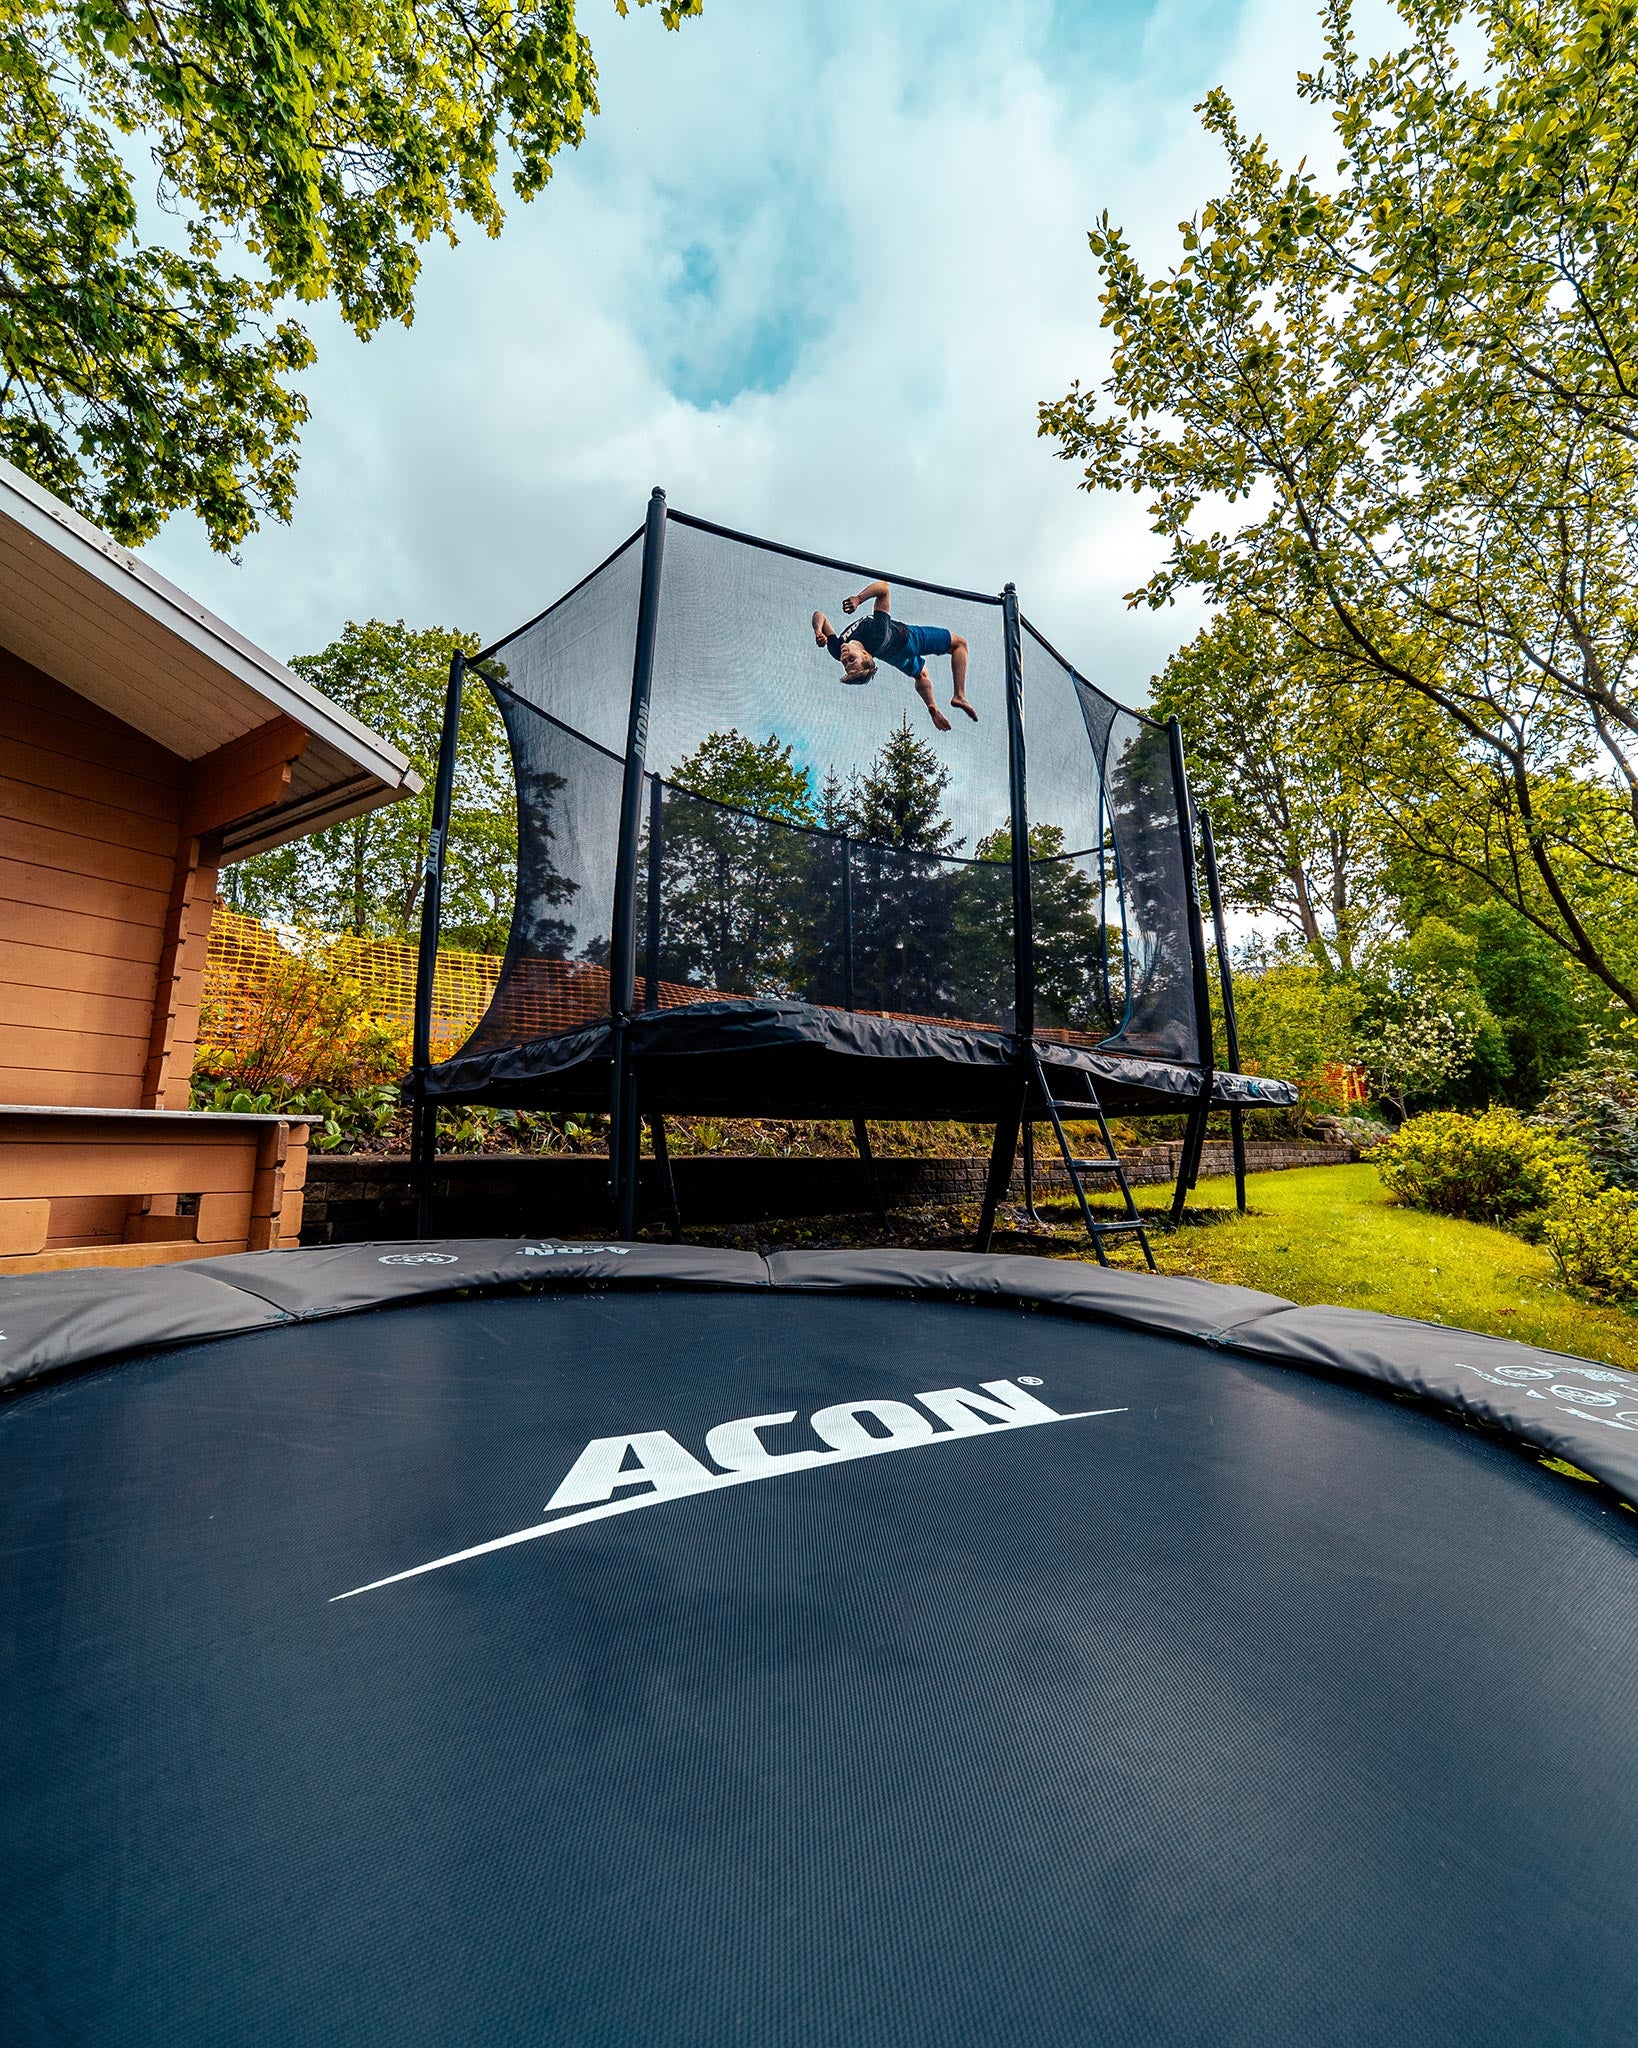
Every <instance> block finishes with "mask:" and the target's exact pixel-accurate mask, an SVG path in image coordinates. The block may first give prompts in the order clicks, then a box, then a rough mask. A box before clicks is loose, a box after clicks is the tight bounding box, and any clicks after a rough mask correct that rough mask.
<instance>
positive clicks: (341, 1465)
mask: <svg viewBox="0 0 1638 2048" xmlns="http://www.w3.org/2000/svg"><path fill="white" fill-rule="evenodd" d="M986 1383H992V1385H1002V1384H1003V1383H1010V1388H1011V1396H1010V1398H1011V1400H1012V1402H1013V1403H1014V1404H1015V1405H1014V1412H1015V1413H1024V1412H1025V1410H1024V1407H1023V1404H1024V1402H1025V1401H1026V1400H1035V1401H1039V1402H1041V1403H1044V1404H1046V1406H1047V1407H1049V1408H1050V1409H1051V1410H1053V1411H1055V1413H1056V1415H1057V1416H1059V1417H1073V1418H1076V1419H1062V1420H1049V1421H1038V1422H1037V1424H1036V1426H1027V1427H1004V1426H999V1424H997V1423H994V1422H991V1421H988V1420H977V1421H975V1423H974V1427H975V1429H977V1430H980V1431H982V1432H983V1433H981V1434H973V1435H963V1436H958V1435H956V1434H955V1433H954V1432H953V1431H952V1429H951V1427H950V1426H949V1424H948V1422H947V1421H946V1420H944V1419H941V1418H939V1417H938V1415H937V1406H936V1404H935V1405H934V1407H931V1408H930V1407H929V1406H928V1404H927V1402H926V1401H925V1400H924V1399H923V1398H922V1397H924V1396H928V1395H930V1394H936V1393H937V1392H938V1390H947V1389H950V1388H953V1387H963V1388H966V1389H968V1390H970V1391H972V1392H974V1393H982V1390H983V1389H984V1387H985V1384H986ZM883 1401H886V1402H898V1403H901V1404H904V1408H905V1409H908V1410H909V1411H910V1412H911V1414H912V1416H914V1415H920V1416H922V1417H923V1418H924V1420H925V1422H926V1423H927V1424H928V1425H929V1426H930V1427H931V1428H932V1431H933V1434H932V1435H931V1436H929V1437H927V1438H926V1439H925V1440H921V1441H916V1442H913V1443H910V1444H908V1446H907V1447H904V1448H900V1449H896V1450H893V1451H890V1452H886V1453H882V1454H880V1455H870V1456H857V1457H851V1458H846V1459H832V1460H831V1461H830V1462H828V1463H818V1464H810V1465H807V1466H805V1467H791V1468H788V1469H776V1470H775V1471H774V1472H773V1473H772V1474H771V1476H768V1477H765V1478H758V1479H755V1480H752V1481H750V1482H748V1483H744V1484H738V1485H734V1486H730V1487H725V1488H717V1489H712V1490H706V1491H703V1492H696V1493H689V1494H682V1495H679V1496H677V1497H672V1498H666V1499H661V1500H656V1501H653V1502H652V1503H651V1504H649V1505H645V1506H643V1507H640V1508H637V1509H634V1510H632V1511H630V1512H626V1513H622V1514H619V1515H616V1516H614V1517H612V1518H603V1519H597V1520H591V1521H586V1522H582V1523H577V1524H575V1525H573V1526H570V1527H566V1528H561V1529H558V1530H556V1531H555V1533H549V1534H546V1535H543V1536H540V1537H536V1538H534V1539H533V1540H530V1541H528V1542H523V1543H519V1544H516V1545H513V1546H511V1547H507V1548H503V1549H496V1550H491V1551H489V1552H487V1553H486V1554H483V1555H480V1556H476V1557H472V1558H470V1559H468V1560H467V1561H466V1562H464V1563H459V1564H451V1565H448V1566H445V1567H442V1568H440V1569H437V1570H434V1571H431V1572H426V1573H423V1574H421V1575H420V1576H417V1577H412V1578H406V1579H401V1580H400V1581H399V1582H398V1583H396V1584H392V1585H388V1586H383V1587H381V1588H380V1589H379V1590H377V1591H375V1592H369V1593H359V1594H357V1596H356V1597H353V1598H350V1599H343V1600H336V1599H335V1597H334V1596H336V1595H337V1594H341V1593H344V1592H352V1591H353V1589H355V1588H358V1587H360V1586H362V1585H365V1584H368V1583H370V1582H373V1581H375V1580H379V1579H382V1578H386V1577H390V1576H392V1575H395V1574H398V1573H401V1572H404V1571H406V1570H410V1569H413V1568H414V1567H416V1566H418V1565H420V1564H423V1563H429V1562H432V1561H434V1560H436V1559H439V1558H440V1557H444V1556H447V1555H449V1554H450V1553H452V1552H455V1551H459V1550H463V1549H467V1548H470V1547H472V1546H475V1545H478V1544H482V1543H485V1542H488V1541H490V1540H492V1539H495V1538H498V1537H500V1536H503V1535H506V1534H510V1533H513V1532H519V1531H522V1530H525V1529H529V1528H532V1527H536V1526H538V1525H540V1524H541V1523H542V1522H543V1521H548V1520H550V1519H551V1517H550V1516H549V1515H548V1513H547V1508H546V1503H547V1502H548V1501H549V1500H551V1499H552V1497H553V1495H554V1493H555V1492H556V1491H557V1490H558V1488H559V1486H560V1484H561V1483H562V1482H563V1481H564V1479H565V1476H566V1475H567V1474H568V1473H569V1472H570V1470H571V1468H572V1467H573V1466H574V1465H575V1463H576V1461H577V1460H578V1459H579V1457H580V1454H581V1453H582V1451H583V1450H584V1448H585V1447H586V1445H587V1444H588V1443H589V1442H590V1441H591V1440H592V1439H594V1438H599V1437H605V1436H626V1435H630V1434H633V1433H637V1432H649V1433H653V1432H662V1431H663V1432H666V1433H667V1435H668V1436H669V1438H670V1439H671V1440H672V1441H673V1443H674V1445H675V1447H676V1455H677V1456H678V1457H679V1458H691V1459H693V1460H696V1461H699V1463H700V1466H701V1468H702V1470H711V1471H716V1470H718V1469H719V1461H718V1460H716V1459H715V1458H714V1457H713V1456H712V1453H711V1450H710V1446H709V1444H708V1441H707V1438H708V1434H709V1432H711V1431H712V1430H713V1428H715V1427H716V1426H717V1425H720V1424H723V1423H726V1422H728V1421H730V1420H733V1419H736V1418H744V1417H763V1416H771V1415H772V1416H777V1415H783V1414H786V1413H789V1414H792V1415H793V1416H794V1418H795V1419H794V1420H793V1421H792V1422H791V1423H789V1424H785V1423H774V1424H769V1425H765V1426H764V1429H763V1434H762V1443H763V1447H764V1448H765V1450H767V1451H768V1452H770V1453H772V1454H775V1455H780V1454H784V1453H788V1452H791V1451H800V1450H803V1449H816V1448H823V1447H824V1446H825V1444H826V1443H827V1442H834V1441H835V1440H836V1438H837V1437H838V1436H841V1437H843V1438H844V1439H846V1436H847V1428H846V1426H845V1425H846V1422H847V1418H845V1417H843V1418H837V1417H834V1416H833V1417H831V1418H830V1419H829V1420H828V1421H827V1422H825V1424H824V1426H823V1427H822V1428H821V1429H819V1430H817V1431H816V1429H815V1425H814V1420H813V1418H814V1417H815V1414H816V1412H817V1411H822V1410H824V1409H826V1408H830V1407H835V1406H838V1405H839V1406H841V1407H843V1408H847V1407H849V1406H851V1405H853V1404H861V1403H873V1402H874V1403H879V1402H883ZM947 1408H948V1403H947V1402H946V1409H947ZM1108 1409H1113V1410H1118V1411H1119V1412H1117V1413H1113V1414H1105V1413H1086V1412H1085V1411H1102V1410H1108ZM852 1426H853V1427H854V1428H856V1430H857V1431H858V1432H860V1433H861V1434H862V1435H864V1437H865V1438H866V1440H868V1437H870V1436H874V1435H876V1434H878V1433H879V1432H880V1431H881V1430H882V1429H883V1428H886V1427H893V1428H895V1429H897V1430H899V1431H900V1432H901V1433H904V1434H906V1435H909V1434H910V1433H912V1425H911V1424H907V1423H906V1421H905V1419H904V1414H903V1412H902V1411H896V1410H893V1409H888V1410H886V1412H885V1415H883V1414H882V1413H880V1412H878V1413H876V1414H875V1415H874V1416H872V1415H871V1414H869V1413H866V1412H863V1411H861V1410H856V1411H855V1413H854V1415H853V1417H852ZM827 1432H828V1436H827ZM657 1442H658V1439H657V1438H655V1437H653V1436H652V1435H651V1437H650V1441H649V1445H648V1453H647V1454H648V1457H649V1459H650V1461H651V1462H652V1461H653V1460H654V1458H655V1456H656V1451H655V1445H656V1443H657ZM721 1442H722V1439H720V1438H719V1443H721ZM724 1448H725V1449H727V1448H729V1447H728V1446H727V1445H724ZM0 1459H3V1463H4V1471H5V1474H6V1484H5V1486H4V1488H3V1489H0V1560H3V1562H0V1575H3V1584H0V1653H3V1656H4V1669H5V1673H6V1678H5V1685H4V1689H3V1694H0V1703H3V1704H0V1742H3V1745H4V1748H3V1753H4V1754H5V1756H6V1757H7V1758H8V1760H9V1764H8V1768H7V1770H6V1771H5V1772H4V1773H3V1774H0V1841H3V1842H4V1845H5V1867H6V1873H7V1887H6V1892H7V1897H6V1910H5V1912H4V1914H3V1915H0V1985H3V1986H4V1994H3V1995H4V2001H5V2008H6V2011H5V2020H6V2027H5V2038H6V2041H7V2044H8V2048H47V2044H50V2048H61V2044H64V2043H72V2044H74V2048H115V2044H117V2048H222V2044H227V2043H240V2042H258V2043H261V2042H266V2043H270V2044H271V2043H280V2044H282V2043H291V2044H295V2043H300V2044H303V2048H332V2044H333V2048H354V2044H357V2043H360V2042H391V2043H392V2044H393V2048H466V2044H471V2048H525V2044H528V2048H536V2044H546V2043H559V2042H561V2043H564V2044H573V2048H631V2044H636V2043H643V2044H663V2048H722V2044H725V2043H729V2042H741V2041H743V2042H746V2043H755V2044H757V2048H859V2044H864V2043H870V2044H874V2043H892V2044H894V2048H1088V2044H1093V2043H1096V2044H1098V2048H1181V2044H1189V2048H1284V2044H1291V2048H1297V2044H1301V2048H1311V2044H1315V2043H1320V2042H1324V2043H1344V2042H1346V2043H1359V2044H1365V2043H1370V2044H1378V2043H1380V2044H1383V2048H1389V2044H1392V2048H1402V2044H1413V2048H1472V2044H1473V2043H1476V2042H1482V2043H1484V2044H1485V2048H1509V2044H1518V2048H1525V2044H1528V2048H1606V2044H1607V2048H1615V2044H1619V2043H1625V2042H1626V2041H1628V2040H1629V2039H1630V2038H1631V2021H1632V2011H1633V1958H1634V1956H1635V1955H1638V1886H1635V1885H1634V1884H1633V1882H1632V1846H1633V1843H1634V1841H1638V1772H1634V1771H1633V1770H1632V1769H1631V1767H1630V1757H1631V1751H1632V1701H1633V1698H1634V1696H1635V1691H1638V1540H1635V1535H1638V1532H1635V1531H1634V1529H1633V1527H1632V1523H1631V1518H1630V1517H1629V1516H1627V1515H1625V1514H1624V1513H1623V1512H1622V1511H1621V1510H1620V1509H1619V1508H1617V1507H1615V1506H1614V1505H1613V1504H1612V1503H1611V1501H1610V1499H1609V1497H1608V1496H1607V1495H1604V1494H1600V1493H1597V1492H1595V1491H1594V1490H1593V1489H1591V1488H1586V1487H1578V1486H1575V1485H1573V1484H1570V1483H1568V1482H1566V1481H1564V1480H1562V1479H1558V1478H1555V1477H1554V1476H1552V1475H1551V1474H1549V1473H1547V1472H1545V1471H1543V1470H1541V1469H1540V1468H1539V1467H1538V1466H1536V1465H1534V1464H1532V1463H1530V1462H1528V1461H1526V1460H1524V1459H1521V1458H1519V1457H1517V1456H1516V1455H1514V1454H1512V1453H1510V1452H1509V1451H1508V1450H1506V1449H1505V1448H1504V1447H1502V1446H1500V1445H1498V1444H1496V1443H1494V1442H1492V1441H1491V1440H1490V1439H1488V1438H1486V1437H1483V1436H1480V1435H1477V1434H1472V1433H1463V1432H1461V1431H1458V1430H1452V1429H1450V1428H1448V1427H1447V1426H1445V1425H1444V1424H1443V1423H1442V1422H1441V1421H1440V1420H1439V1419H1438V1418H1436V1417H1434V1416H1432V1415H1430V1414H1428V1413H1426V1412H1424V1411H1422V1410H1420V1409H1418V1408H1416V1407H1413V1406H1408V1405H1404V1404H1396V1403H1393V1402H1388V1401H1383V1400H1380V1399H1373V1398H1369V1397H1368V1396H1366V1395H1365V1394H1364V1393H1362V1392H1360V1391H1356V1390H1355V1389H1353V1388H1351V1387H1349V1386H1347V1385H1346V1384H1343V1383H1341V1382H1338V1381H1336V1380H1332V1379H1326V1378H1323V1377H1312V1376H1308V1375H1304V1374H1301V1373H1294V1372H1291V1371H1289V1370H1285V1369H1281V1368H1277V1367H1273V1366H1269V1365H1263V1364H1258V1363H1255V1362H1252V1361H1248V1360H1243V1359H1238V1358H1234V1357H1230V1356H1226V1355H1224V1354H1222V1353H1214V1352H1212V1351H1210V1350H1208V1349H1206V1348H1205V1347H1203V1346H1201V1345H1198V1344H1185V1343H1182V1342H1179V1341H1176V1340H1172V1339H1167V1338H1164V1337H1159V1336H1154V1335H1146V1334H1142V1333H1138V1332H1134V1331H1130V1330H1126V1329H1121V1328H1114V1327H1109V1326H1105V1325H1101V1324H1098V1323H1095V1322H1085V1321H1077V1320H1073V1319H1070V1318H1068V1317H1062V1316H1050V1315H1042V1314H1039V1313H1031V1312H1029V1311H1027V1310H1023V1309H1018V1308H1007V1307H1001V1306H996V1307H985V1306H971V1305H961V1304H958V1303H952V1302H941V1301H938V1300H933V1299H927V1300H918V1301H897V1300H891V1299H870V1300H859V1299H854V1298H850V1297H848V1296H845V1295H830V1294H823V1293H815V1292H801V1293H798V1292H789V1291H783V1290H780V1291H772V1290H768V1289H757V1288H751V1289H746V1290H743V1291H740V1292H726V1291H725V1292H720V1293H688V1294H685V1293H680V1292H675V1291H662V1292H653V1291H648V1292H645V1291H625V1292H602V1293H590V1294H588V1293H565V1294H562V1295H535V1296H528V1297H515V1298H505V1297H488V1298H477V1299H472V1300H466V1301H445V1302H423V1303H420V1304H417V1305H411V1306H409V1307H407V1308H405V1309H404V1310H403V1311H402V1312H399V1313H394V1314H389V1315H374V1316H371V1315H361V1316H354V1317H350V1318H347V1319H345V1320H342V1321H327V1320H321V1321H314V1322H309V1323H305V1324H299V1325H297V1324H291V1325H286V1326H284V1327H282V1328H278V1329H274V1330H270V1331H265V1332H261V1333H257V1334H254V1335H250V1336H240V1337H234V1338H229V1339H226V1340H224V1341H223V1342H221V1343H218V1344H215V1345H212V1346H210V1347H208V1348H206V1349H199V1348H193V1349H190V1350H188V1351H186V1352H175V1353H165V1354H156V1355H153V1356H150V1357H147V1358H144V1359H141V1360H137V1361H134V1362H132V1363H129V1364H127V1365H125V1366H124V1367H122V1368H121V1369H120V1370H119V1371H118V1372H115V1373H105V1374H98V1375H91V1376H87V1377H84V1378H81V1379H78V1380H73V1381H61V1382H59V1383H58V1384H57V1385H56V1387H55V1388H54V1389H51V1390H45V1391H42V1392H40V1393H39V1394H37V1395H35V1396H33V1397H31V1398H29V1399H27V1400H22V1401H16V1402H12V1403H9V1404H7V1405H6V1407H5V1408H4V1409H0ZM631 1462H632V1460H631V1459H630V1458H629V1456H628V1460H627V1463H628V1465H629V1464H630V1463H631ZM642 1491H643V1489H642V1488H637V1489H629V1488H628V1489H625V1490H624V1491H623V1492H622V1493H621V1494H620V1495H619V1496H617V1498H637V1497H639V1496H640V1494H641V1493H642ZM579 1512H580V1509H579V1508H577V1507H574V1506H569V1507H566V1508H564V1509H560V1510H559V1511H558V1513H559V1514H560V1515H562V1514H567V1513H579Z"/></svg>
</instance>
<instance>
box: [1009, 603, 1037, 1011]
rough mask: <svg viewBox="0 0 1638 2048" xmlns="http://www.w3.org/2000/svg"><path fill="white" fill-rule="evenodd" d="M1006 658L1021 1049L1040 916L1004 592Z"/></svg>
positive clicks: (1016, 668) (1020, 647) (1018, 674)
mask: <svg viewBox="0 0 1638 2048" xmlns="http://www.w3.org/2000/svg"><path fill="white" fill-rule="evenodd" d="M1001 615H1002V627H1003V636H1002V637H1003V639H1004V640H1005V643H1006V657H1007V794H1008V803H1009V810H1010V813H1011V819H1012V961H1013V1016H1014V1025H1013V1028H1014V1030H1015V1031H1016V1032H1017V1034H1018V1043H1019V1047H1020V1050H1022V1049H1023V1048H1025V1047H1027V1046H1028V1045H1029V1043H1030V1041H1031V1040H1032V1039H1033V1038H1034V1036H1035V919H1034V913H1033V905H1032V902H1031V889H1030V868H1029V787H1028V778H1027V777H1026V775H1025V772H1024V643H1023V635H1022V633H1021V631H1020V629H1019V624H1018V592H1017V591H1016V590H1015V589H1014V587H1013V586H1012V584H1010V583H1009V584H1008V585H1007V587H1006V589H1005V590H1004V591H1003V592H1002V593H1001Z"/></svg>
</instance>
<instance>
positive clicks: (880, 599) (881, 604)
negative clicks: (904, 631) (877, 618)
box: [842, 577, 892, 612]
mask: <svg viewBox="0 0 1638 2048" xmlns="http://www.w3.org/2000/svg"><path fill="white" fill-rule="evenodd" d="M891 596H892V592H891V591H890V590H889V589H888V587H887V585H886V584H885V583H884V582H882V580H881V579H880V578H879V577H878V578H877V580H876V581H875V582H874V583H867V584H866V585H865V587H864V589H863V590H861V591H860V592H859V594H858V596H857V597H844V598H843V599H842V609H843V611H845V612H856V611H857V610H858V609H859V607H860V605H862V604H863V603H864V601H865V600H866V598H870V597H873V598H874V599H875V600H876V607H875V608H876V610H877V611H879V612H885V611H889V610H891V608H892V607H891V606H890V604H889V603H888V600H889V598H890V597H891Z"/></svg>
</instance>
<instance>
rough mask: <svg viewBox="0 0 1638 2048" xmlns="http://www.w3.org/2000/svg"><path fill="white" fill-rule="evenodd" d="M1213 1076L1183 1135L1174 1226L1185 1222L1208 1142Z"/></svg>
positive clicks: (1208, 1081)
mask: <svg viewBox="0 0 1638 2048" xmlns="http://www.w3.org/2000/svg"><path fill="white" fill-rule="evenodd" d="M1212 1078H1213V1077H1212V1076H1211V1075H1210V1074H1209V1073H1208V1074H1207V1076H1206V1079H1205V1084H1204V1086H1203V1087H1202V1088H1201V1090H1200V1094H1199V1097H1198V1099H1197V1100H1196V1102H1195V1105H1194V1107H1193V1109H1191V1110H1190V1111H1189V1126H1188V1129H1187V1130H1186V1131H1185V1132H1184V1134H1183V1150H1182V1152H1181V1153H1180V1154H1179V1156H1178V1161H1177V1185H1176V1187H1175V1188H1173V1190H1172V1224H1173V1227H1174V1228H1175V1227H1176V1225H1178V1224H1179V1223H1181V1222H1182V1221H1183V1205H1184V1204H1185V1202H1187V1200H1188V1198H1189V1190H1190V1188H1192V1187H1193V1186H1194V1184H1195V1181H1196V1179H1197V1177H1198V1176H1199V1172H1200V1149H1201V1147H1202V1146H1203V1145H1204V1144H1205V1142H1206V1119H1207V1118H1208V1117H1209V1116H1210V1115H1211V1088H1212Z"/></svg>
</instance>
